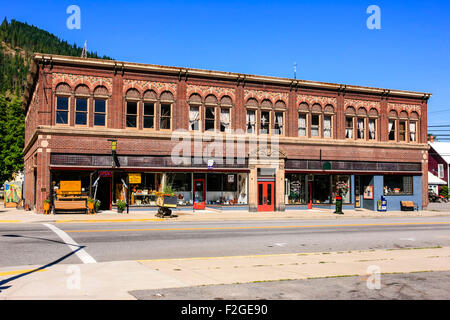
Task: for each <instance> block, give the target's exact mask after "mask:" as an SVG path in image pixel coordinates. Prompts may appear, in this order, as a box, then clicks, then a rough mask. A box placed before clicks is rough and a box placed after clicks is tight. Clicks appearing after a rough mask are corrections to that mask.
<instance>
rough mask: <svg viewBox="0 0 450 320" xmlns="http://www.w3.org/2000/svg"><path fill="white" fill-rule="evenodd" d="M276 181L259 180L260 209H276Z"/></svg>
mask: <svg viewBox="0 0 450 320" xmlns="http://www.w3.org/2000/svg"><path fill="white" fill-rule="evenodd" d="M274 191H275V183H274V182H273V181H270V182H269V181H264V182H261V181H258V211H274V210H275V203H274V193H275V192H274Z"/></svg>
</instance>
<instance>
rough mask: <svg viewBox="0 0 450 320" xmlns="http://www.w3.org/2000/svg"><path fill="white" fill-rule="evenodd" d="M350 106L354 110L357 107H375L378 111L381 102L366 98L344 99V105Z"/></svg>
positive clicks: (367, 108)
mask: <svg viewBox="0 0 450 320" xmlns="http://www.w3.org/2000/svg"><path fill="white" fill-rule="evenodd" d="M348 106H352V107H353V108H355V109H356V110H358V109H359V108H365V109H366V110H370V109H376V110H377V111H378V113H379V112H380V108H381V104H380V102H378V101H368V100H356V99H345V102H344V107H345V108H347V107H348Z"/></svg>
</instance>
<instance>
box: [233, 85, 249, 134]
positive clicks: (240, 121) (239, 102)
mask: <svg viewBox="0 0 450 320" xmlns="http://www.w3.org/2000/svg"><path fill="white" fill-rule="evenodd" d="M233 111H234V112H233V114H232V117H233V120H232V123H234V124H235V126H234V128H233V129H235V130H236V129H242V130H244V132H245V129H246V128H245V122H246V117H247V111H246V110H245V101H244V87H243V86H242V85H240V86H237V87H236V101H234V110H233Z"/></svg>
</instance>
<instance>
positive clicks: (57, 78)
mask: <svg viewBox="0 0 450 320" xmlns="http://www.w3.org/2000/svg"><path fill="white" fill-rule="evenodd" d="M61 82H65V83H67V84H68V85H69V86H70V87H71V89H72V90H74V89H75V88H76V87H77V86H78V85H79V84H85V85H87V86H88V87H89V91H90V92H93V91H94V89H95V88H96V87H97V86H105V87H106V88H107V89H108V91H109V92H112V79H111V78H107V77H97V76H85V75H80V74H70V73H59V72H54V73H53V83H52V89H53V90H55V89H56V86H57V85H58V84H59V83H61Z"/></svg>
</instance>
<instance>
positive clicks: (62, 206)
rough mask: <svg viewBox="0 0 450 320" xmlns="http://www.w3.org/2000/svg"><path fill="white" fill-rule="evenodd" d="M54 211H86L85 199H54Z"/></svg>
mask: <svg viewBox="0 0 450 320" xmlns="http://www.w3.org/2000/svg"><path fill="white" fill-rule="evenodd" d="M54 208H55V213H56V212H57V211H58V212H61V211H65V212H67V211H70V212H74V211H75V212H78V211H84V213H87V212H88V211H87V206H86V200H55V202H54Z"/></svg>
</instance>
